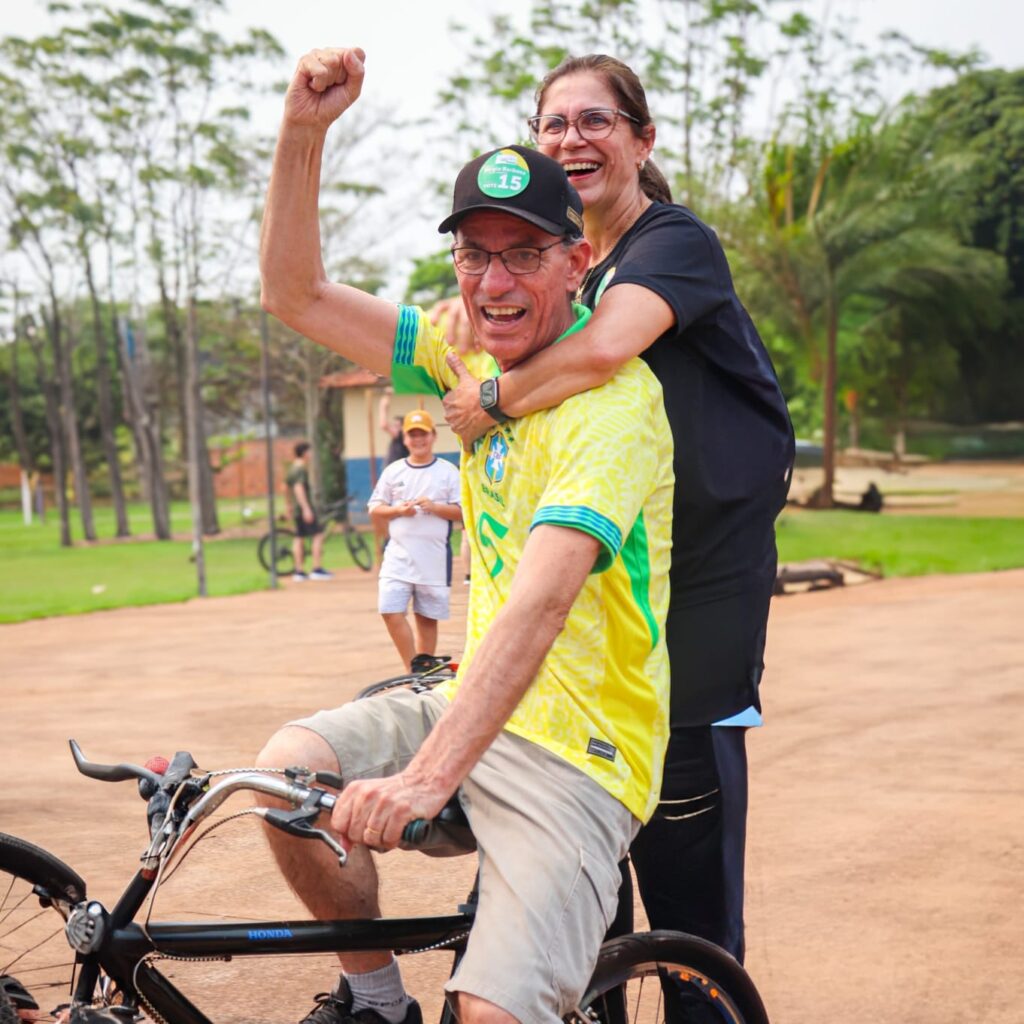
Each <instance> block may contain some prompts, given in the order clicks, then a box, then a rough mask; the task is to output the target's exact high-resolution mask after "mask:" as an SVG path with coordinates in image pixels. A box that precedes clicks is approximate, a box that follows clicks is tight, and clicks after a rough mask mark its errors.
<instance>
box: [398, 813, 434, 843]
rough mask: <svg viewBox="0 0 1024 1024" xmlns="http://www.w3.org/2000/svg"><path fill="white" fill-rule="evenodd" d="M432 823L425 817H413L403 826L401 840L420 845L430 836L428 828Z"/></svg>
mask: <svg viewBox="0 0 1024 1024" xmlns="http://www.w3.org/2000/svg"><path fill="white" fill-rule="evenodd" d="M432 824H433V823H432V822H430V821H427V820H426V819H425V818H413V820H412V821H410V822H409V824H408V825H406V826H405V828H403V829H402V842H403V843H408V844H409V845H410V846H422V844H423V843H425V842H426V841H427V839H428V837H429V836H430V828H431V825H432Z"/></svg>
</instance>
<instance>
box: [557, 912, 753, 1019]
mask: <svg viewBox="0 0 1024 1024" xmlns="http://www.w3.org/2000/svg"><path fill="white" fill-rule="evenodd" d="M580 1011H581V1013H579V1014H572V1015H570V1016H569V1017H567V1018H566V1020H567V1021H573V1022H575V1024H579V1022H580V1021H584V1022H586V1024H683V1022H685V1024H768V1015H767V1014H766V1013H765V1009H764V1004H763V1003H762V1002H761V997H760V996H759V995H758V993H757V989H756V988H755V987H754V983H753V982H752V981H751V980H750V976H749V975H748V974H747V972H746V971H745V970H744V969H743V968H742V967H741V966H740V965H739V964H738V963H737V962H736V961H735V960H734V959H733V958H732V957H731V956H730V955H729V954H728V953H726V952H725V950H723V949H720V948H719V947H718V946H716V945H714V944H713V943H710V942H705V941H704V940H703V939H698V938H697V937H696V936H693V935H684V934H683V933H682V932H670V931H654V932H640V933H636V934H633V935H623V936H622V937H621V938H618V939H612V940H611V941H609V942H606V943H605V944H604V945H603V946H602V947H601V955H600V957H599V958H598V961H597V968H596V969H595V971H594V976H593V978H592V979H591V982H590V986H589V987H588V989H587V991H586V992H585V993H584V995H583V998H582V999H581V1000H580Z"/></svg>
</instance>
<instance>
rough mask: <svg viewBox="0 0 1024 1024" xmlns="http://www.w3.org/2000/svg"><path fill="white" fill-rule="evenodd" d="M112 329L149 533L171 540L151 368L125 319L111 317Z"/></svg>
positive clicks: (145, 354)
mask: <svg viewBox="0 0 1024 1024" xmlns="http://www.w3.org/2000/svg"><path fill="white" fill-rule="evenodd" d="M111 312H112V315H113V316H114V319H113V327H114V331H115V335H116V337H117V339H118V347H117V351H118V358H119V360H120V365H121V385H122V388H123V390H124V406H125V410H126V411H127V412H128V423H129V426H130V427H131V429H132V435H133V437H134V439H135V460H136V465H137V466H138V467H139V478H140V479H141V481H142V491H143V494H144V496H145V498H146V501H148V502H149V506H150V511H151V514H152V517H153V532H154V533H155V534H156V536H157V539H158V540H170V539H171V514H170V503H169V501H168V498H167V481H166V479H165V478H164V462H163V447H162V444H161V438H160V425H159V422H158V420H157V416H156V412H155V409H156V405H155V401H151V400H150V391H151V388H150V387H149V382H150V379H151V377H152V368H151V366H150V363H149V354H148V351H147V349H146V345H145V340H144V339H141V338H137V337H136V335H135V334H133V333H132V330H131V326H130V324H129V323H128V321H127V319H125V320H124V321H122V322H121V323H120V324H119V323H118V322H117V319H116V314H114V310H113V304H111Z"/></svg>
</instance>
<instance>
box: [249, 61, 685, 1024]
mask: <svg viewBox="0 0 1024 1024" xmlns="http://www.w3.org/2000/svg"><path fill="white" fill-rule="evenodd" d="M362 60H363V54H362V51H359V50H317V51H314V52H312V53H310V54H308V55H307V56H306V57H304V58H302V60H301V61H300V62H299V66H298V69H297V71H296V74H295V77H294V78H293V80H292V83H291V85H290V87H289V90H288V95H287V98H286V103H285V117H284V121H283V124H282V128H281V133H280V136H279V138H278V144H277V152H276V155H275V161H274V169H273V173H272V177H271V183H270V189H269V194H268V199H267V206H266V214H265V218H264V223H263V239H262V249H261V270H262V275H263V301H264V305H265V306H266V308H267V309H268V310H270V311H271V312H273V313H274V314H276V315H277V316H279V317H280V318H281V319H282V320H284V321H285V322H287V323H288V324H290V325H291V326H292V327H294V328H295V329H296V330H298V331H299V332H300V333H302V334H304V335H305V336H306V337H310V338H313V339H314V340H316V341H318V342H319V343H321V344H324V345H326V346H328V347H330V348H332V349H335V350H336V351H338V352H341V353H342V354H344V355H346V356H347V357H348V358H350V359H353V360H355V361H357V362H359V363H361V364H362V365H364V366H366V367H368V368H369V369H371V370H373V371H375V372H377V373H379V374H382V375H383V374H387V373H390V375H391V377H392V379H393V380H394V382H395V385H396V389H400V390H406V391H408V390H430V391H432V392H433V393H435V394H438V393H441V392H443V391H444V390H445V389H447V388H450V387H452V386H454V384H455V381H456V375H455V373H454V371H453V370H452V369H451V368H450V367H449V366H448V364H447V361H446V356H447V353H448V352H449V350H448V348H447V346H446V344H445V342H444V339H443V337H442V336H440V335H439V334H438V333H437V332H436V331H435V329H434V328H433V327H432V326H431V325H430V323H429V321H428V320H427V318H426V317H425V316H424V314H423V313H422V312H421V311H419V310H417V309H413V308H411V307H407V306H394V305H392V304H390V303H388V302H385V301H383V300H381V299H379V298H376V297H375V296H372V295H368V294H366V293H364V292H361V291H359V290H357V289H355V288H351V287H347V286H345V285H339V284H332V283H330V282H328V281H327V280H326V277H325V274H324V271H323V267H322V263H321V260H320V248H319V235H318V228H317V196H318V191H319V166H320V158H321V154H322V150H323V144H324V138H325V135H326V132H327V129H328V127H329V125H330V124H331V123H332V122H333V121H334V120H335V119H336V118H337V117H338V116H339V115H340V114H341V113H342V112H343V111H344V110H345V109H346V108H347V107H348V106H350V105H351V104H352V103H353V102H354V101H355V100H356V98H357V97H358V95H359V92H360V91H361V88H362V80H363V63H362ZM581 213H582V204H581V203H580V200H579V197H578V196H577V195H576V193H575V190H574V189H573V188H572V187H571V185H570V184H569V182H568V180H567V178H566V175H565V172H564V171H563V169H562V168H561V167H560V166H559V165H558V164H557V163H556V162H555V161H552V160H549V159H548V158H547V157H544V156H542V155H540V154H538V153H536V152H534V151H532V150H526V149H522V148H520V147H508V148H505V149H502V150H497V151H495V152H493V153H488V154H484V155H483V156H481V157H478V158H477V159H476V160H474V161H472V162H471V163H470V164H467V165H466V167H464V168H463V169H462V171H461V172H460V174H459V176H458V180H457V181H456V184H455V190H454V201H453V206H452V212H451V215H450V216H449V217H448V218H447V219H446V220H445V221H444V222H443V223H442V225H441V230H442V231H448V230H451V231H453V232H454V233H455V248H454V250H453V254H454V259H455V265H456V268H457V271H458V277H459V285H460V289H461V292H462V297H463V301H464V303H465V305H466V309H467V312H468V314H469V316H470V320H471V323H472V325H473V327H474V329H475V332H476V334H477V337H478V338H479V339H480V341H481V344H482V347H483V349H484V351H485V352H486V353H487V354H488V356H489V357H490V359H491V360H492V362H491V366H492V369H491V373H492V375H493V377H494V380H493V381H492V393H491V398H492V399H493V401H492V402H491V403H490V404H491V410H492V414H493V416H494V418H495V425H494V429H493V430H491V431H490V433H489V434H487V435H485V437H484V438H483V439H482V440H481V441H480V442H479V443H478V444H477V445H476V446H475V448H474V450H473V451H472V452H468V453H464V455H463V465H462V504H463V511H464V517H465V521H466V523H467V529H468V530H469V531H470V532H471V540H470V543H471V547H472V557H473V586H472V588H471V593H470V606H469V613H468V623H467V634H468V635H467V640H466V650H465V653H464V656H463V659H462V662H461V665H460V669H459V673H458V676H457V678H456V679H455V680H452V681H451V682H449V683H445V684H442V686H439V687H438V688H436V689H434V690H433V691H430V692H427V693H423V694H415V693H412V692H409V691H404V690H400V691H395V692H392V693H391V694H387V695H384V696H381V697H377V698H373V699H370V700H365V701H357V702H355V703H352V704H349V705H346V706H345V707H344V708H340V709H336V710H332V711H321V712H319V713H317V714H316V715H313V716H312V717H310V718H306V719H303V720H302V721H300V722H293V723H290V724H289V725H287V726H285V727H284V728H283V729H281V730H280V731H279V732H278V733H277V734H275V736H273V737H272V738H271V740H270V741H269V742H268V743H267V745H266V747H265V748H264V750H263V752H262V753H261V755H260V763H261V764H263V765H266V766H280V765H284V764H296V763H299V764H303V765H307V766H309V767H310V768H312V769H314V770H332V771H338V770H340V774H341V776H342V778H343V779H344V781H345V786H344V789H343V791H342V793H341V795H340V796H339V799H338V803H337V805H336V807H335V810H334V811H333V813H332V816H331V827H332V828H333V829H334V830H335V832H336V833H337V834H338V835H339V836H340V837H341V839H342V841H344V842H346V843H348V844H353V848H352V851H351V857H350V860H349V864H348V866H347V867H346V869H345V870H344V871H342V872H341V873H340V876H339V874H338V872H337V864H336V860H335V859H334V858H333V856H332V855H331V854H330V852H329V851H328V850H327V849H326V848H325V847H322V846H320V844H305V843H296V842H293V841H291V840H289V839H288V838H287V837H286V836H283V835H281V834H280V833H274V832H271V833H269V837H270V841H271V846H272V849H273V852H274V855H275V857H276V858H277V860H278V863H279V865H280V867H281V869H282V871H283V872H284V874H285V875H286V877H287V878H288V880H289V882H290V884H291V885H292V887H293V888H294V890H295V891H296V893H297V894H298V895H299V897H300V898H301V899H302V900H303V901H304V902H305V904H306V906H307V907H308V908H309V909H310V911H311V912H312V914H313V915H314V916H315V917H317V918H320V919H330V918H343V917H356V916H358V917H364V916H370V917H373V916H377V915H379V912H380V911H379V906H378V902H377V891H376V874H375V869H374V866H373V861H372V858H371V857H370V855H369V853H368V848H378V849H390V848H393V847H395V846H396V845H399V843H400V840H401V833H402V829H403V827H404V826H405V825H406V824H407V823H408V822H409V821H410V820H412V819H414V818H432V817H434V816H435V815H436V814H437V813H438V812H439V811H440V810H441V808H442V807H443V806H444V804H445V803H446V802H447V801H448V799H449V798H450V797H451V796H452V794H453V793H457V794H458V798H459V801H460V803H461V805H462V807H463V809H464V810H465V812H466V814H467V817H468V818H469V821H470V824H471V826H472V829H473V834H474V837H475V839H476V844H477V850H478V856H479V866H480V903H479V907H478V910H477V913H476V919H475V923H474V926H473V929H472V931H471V933H470V937H469V940H468V945H467V951H466V955H465V957H464V958H463V960H462V962H461V964H460V966H459V969H458V970H457V972H456V973H455V975H454V976H453V977H452V979H451V980H450V981H449V983H448V986H447V989H448V991H449V993H450V994H451V996H452V998H453V1001H455V1003H456V1010H457V1013H458V1015H459V1018H460V1020H461V1021H463V1022H471V1024H476V1022H481V1021H485V1020H486V1021H488V1022H494V1024H499V1022H501V1024H504V1022H510V1021H513V1020H518V1021H523V1022H531V1024H532V1022H539V1021H555V1020H557V1019H559V1018H560V1017H561V1016H562V1015H563V1014H565V1013H566V1012H568V1011H569V1010H570V1009H571V1008H572V1007H573V1006H574V1005H575V1004H576V1002H577V1000H578V999H579V996H580V994H581V993H582V991H583V989H584V987H585V985H586V983H587V980H588V978H589V976H590V973H591V970H592V969H593V965H594V963H595V961H596V958H597V954H598V950H599V947H600V944H601V941H602V938H603V936H604V934H605V931H606V929H607V927H608V924H609V923H610V921H611V919H612V917H613V916H614V913H615V908H616V902H617V890H618V885H619V872H618V868H617V864H618V861H619V860H620V858H622V857H623V856H624V855H625V853H626V851H627V849H628V847H629V844H630V841H631V838H632V836H633V835H634V833H635V831H636V829H637V828H638V827H639V824H640V822H641V821H643V820H646V819H647V818H648V817H649V816H650V814H651V812H652V810H653V808H654V806H655V803H656V801H657V794H658V792H659V788H660V782H661V765H662V760H663V757H664V750H665V743H666V739H667V733H668V724H667V723H668V715H667V710H668V664H667V656H666V652H665V644H664V639H663V636H662V631H663V626H664V616H665V611H666V608H667V601H668V593H667V586H668V582H667V581H668V568H669V545H670V540H669V537H670V518H671V492H672V470H671V465H672V459H671V436H670V433H669V428H668V423H667V421H666V418H665V414H664V409H663V405H662V398H661V391H660V388H659V387H658V384H657V382H656V380H655V379H654V377H653V375H652V374H651V373H650V371H649V370H647V368H646V367H645V366H644V365H643V364H642V363H641V362H640V361H639V360H634V361H633V362H632V363H631V364H629V365H627V366H626V367H624V368H623V370H622V371H620V373H619V374H617V375H616V377H615V378H613V380H612V381H610V382H609V383H608V384H606V385H604V386H603V387H601V388H596V389H594V390H592V391H588V392H586V393H584V394H582V395H578V396H575V397H573V398H571V399H569V400H568V401H566V402H564V403H563V404H562V405H560V406H558V407H556V408H554V409H549V410H545V411H544V412H540V413H535V414H531V415H529V416H525V417H523V418H521V419H519V420H516V421H507V422H506V421H503V420H504V418H503V417H502V416H501V414H500V411H499V407H498V404H497V397H498V396H497V394H495V393H494V391H496V388H497V383H496V381H497V375H498V374H499V373H500V371H501V370H503V369H507V368H508V367H510V366H513V365H515V363H517V362H518V361H520V360H522V359H525V358H526V357H527V356H528V355H530V354H531V353H533V352H535V351H537V350H538V349H540V348H542V347H544V346H547V345H550V344H554V343H556V342H557V341H558V340H559V339H560V338H561V337H564V336H565V335H566V334H567V333H569V332H571V331H573V330H575V329H578V328H579V327H580V326H581V325H582V324H583V323H584V322H585V319H586V316H587V315H588V314H587V312H586V311H585V310H583V309H582V308H581V307H574V306H573V304H572V296H573V294H574V292H575V290H576V288H577V287H578V286H579V284H580V283H581V281H582V279H583V277H584V276H585V273H586V270H587V267H588V264H589V259H590V248H589V246H588V245H587V243H586V242H585V241H584V240H583V239H582V223H583V222H582V216H581ZM310 847H313V848H312V849H311V848H310ZM342 968H343V971H344V975H343V977H342V978H341V979H340V980H339V983H338V985H337V986H336V987H335V989H334V991H333V992H332V993H330V994H329V995H324V996H322V997H318V1006H317V1007H316V1008H315V1009H314V1010H313V1011H312V1012H311V1013H310V1015H309V1016H308V1017H307V1018H306V1021H307V1022H308V1024H338V1022H340V1021H348V1020H350V1019H355V1020H358V1021H360V1022H362V1024H382V1022H384V1021H387V1022H390V1024H399V1022H404V1024H418V1022H419V1021H420V1019H421V1016H420V1013H419V1008H418V1006H417V1004H416V1003H415V1002H414V1001H412V1000H410V999H409V998H408V997H407V996H406V995H405V992H404V989H403V988H402V983H401V979H400V976H399V974H398V968H397V965H396V964H395V962H394V961H393V959H392V957H391V956H390V954H389V953H386V952H385V953H380V952H370V953H362V954H359V955H345V956H344V957H342Z"/></svg>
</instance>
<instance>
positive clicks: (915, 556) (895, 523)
mask: <svg viewBox="0 0 1024 1024" xmlns="http://www.w3.org/2000/svg"><path fill="white" fill-rule="evenodd" d="M776 535H777V537H778V544H779V561H780V562H801V561H804V560H805V559H811V558H838V559H842V560H847V561H856V562H860V563H861V564H862V565H863V566H865V567H866V568H869V569H875V570H881V571H882V572H883V573H884V574H885V575H886V576H923V575H925V574H927V573H958V572H990V571H992V570H995V569H1018V568H1021V567H1024V519H995V518H992V519H987V518H986V519H974V518H966V517H954V516H902V515H901V516H886V515H870V514H866V513H864V512H846V511H835V512H809V511H800V510H794V511H791V510H788V509H787V510H786V511H785V512H783V514H782V516H781V517H780V519H779V523H778V528H777V530H776Z"/></svg>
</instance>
